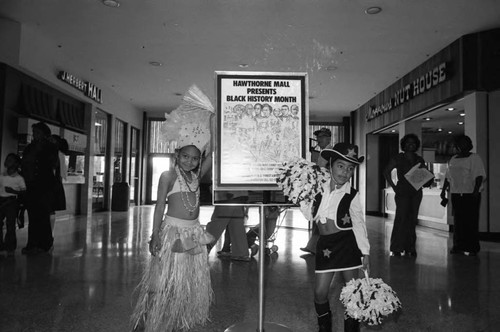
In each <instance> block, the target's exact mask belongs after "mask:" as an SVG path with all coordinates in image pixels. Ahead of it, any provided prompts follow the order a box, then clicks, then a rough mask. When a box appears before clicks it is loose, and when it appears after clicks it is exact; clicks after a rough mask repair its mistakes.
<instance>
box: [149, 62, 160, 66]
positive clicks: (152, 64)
mask: <svg viewBox="0 0 500 332" xmlns="http://www.w3.org/2000/svg"><path fill="white" fill-rule="evenodd" d="M149 64H150V65H151V66H153V67H161V66H162V65H163V64H162V63H161V62H160V61H149Z"/></svg>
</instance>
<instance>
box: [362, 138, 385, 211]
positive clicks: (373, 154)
mask: <svg viewBox="0 0 500 332" xmlns="http://www.w3.org/2000/svg"><path fill="white" fill-rule="evenodd" d="M378 147H379V136H378V135H372V134H368V135H366V158H365V160H366V211H367V212H381V210H380V197H381V193H380V190H379V188H380V184H379V175H380V172H382V170H381V169H380V167H379V164H380V163H379V148H378ZM382 212H383V211H382Z"/></svg>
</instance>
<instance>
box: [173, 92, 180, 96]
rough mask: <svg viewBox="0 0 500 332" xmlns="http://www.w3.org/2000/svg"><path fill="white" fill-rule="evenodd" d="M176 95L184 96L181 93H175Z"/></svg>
mask: <svg viewBox="0 0 500 332" xmlns="http://www.w3.org/2000/svg"><path fill="white" fill-rule="evenodd" d="M174 95H176V96H182V93H180V92H175V93H174Z"/></svg>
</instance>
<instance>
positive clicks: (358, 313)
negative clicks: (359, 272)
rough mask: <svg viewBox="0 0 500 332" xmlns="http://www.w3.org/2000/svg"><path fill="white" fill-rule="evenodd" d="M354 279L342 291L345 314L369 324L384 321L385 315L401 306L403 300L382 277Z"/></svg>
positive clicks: (366, 276)
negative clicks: (400, 299)
mask: <svg viewBox="0 0 500 332" xmlns="http://www.w3.org/2000/svg"><path fill="white" fill-rule="evenodd" d="M364 272H365V278H359V279H352V280H351V281H349V282H348V283H347V284H346V285H345V286H344V288H342V291H341V293H340V301H341V302H342V303H343V304H344V306H345V307H346V311H345V315H346V316H349V317H352V318H354V319H356V320H359V321H360V322H365V323H367V324H368V325H378V324H381V323H382V318H383V316H388V315H389V314H391V313H393V312H395V311H397V310H398V309H399V308H401V302H400V301H399V298H398V297H397V295H396V292H394V291H393V290H392V288H391V287H390V286H389V285H387V284H386V283H384V282H383V281H382V279H373V278H369V277H368V273H367V272H366V271H364Z"/></svg>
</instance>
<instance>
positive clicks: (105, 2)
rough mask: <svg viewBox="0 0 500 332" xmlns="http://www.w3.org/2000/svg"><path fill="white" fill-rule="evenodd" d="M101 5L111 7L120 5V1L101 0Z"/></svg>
mask: <svg viewBox="0 0 500 332" xmlns="http://www.w3.org/2000/svg"><path fill="white" fill-rule="evenodd" d="M102 3H103V5H105V6H108V7H113V8H118V7H120V3H119V2H118V1H116V0H102Z"/></svg>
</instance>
